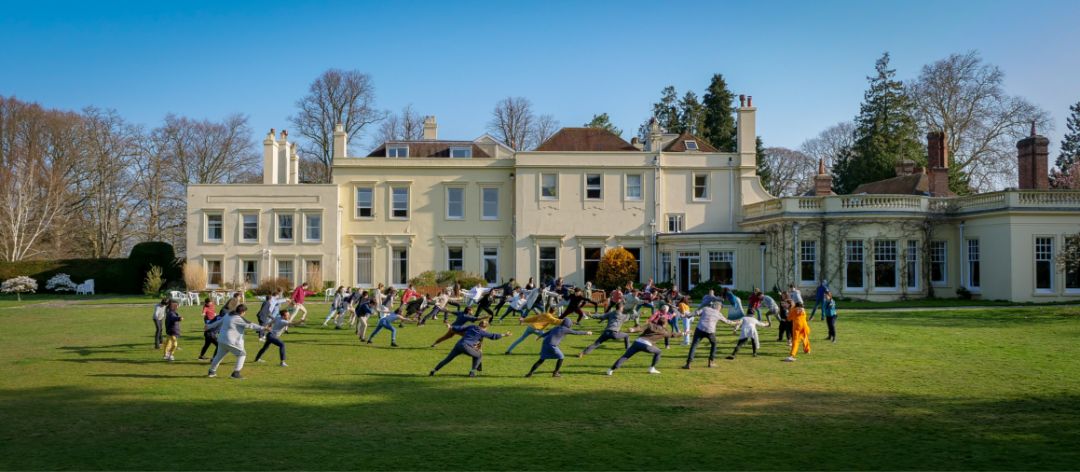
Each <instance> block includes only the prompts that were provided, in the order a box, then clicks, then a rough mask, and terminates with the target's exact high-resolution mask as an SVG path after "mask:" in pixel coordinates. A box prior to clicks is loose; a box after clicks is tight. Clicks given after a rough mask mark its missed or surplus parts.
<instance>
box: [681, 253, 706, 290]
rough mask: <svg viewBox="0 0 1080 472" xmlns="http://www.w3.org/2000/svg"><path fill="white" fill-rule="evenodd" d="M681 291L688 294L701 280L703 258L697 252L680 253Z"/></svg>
mask: <svg viewBox="0 0 1080 472" xmlns="http://www.w3.org/2000/svg"><path fill="white" fill-rule="evenodd" d="M678 263H679V290H680V291H682V292H684V293H686V292H689V291H690V290H693V289H694V286H695V285H697V283H698V281H699V280H701V276H700V275H699V274H700V267H701V256H700V255H699V254H698V253H696V252H680V253H679V262H678Z"/></svg>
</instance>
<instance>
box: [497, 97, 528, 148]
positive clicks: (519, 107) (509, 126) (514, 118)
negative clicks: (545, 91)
mask: <svg viewBox="0 0 1080 472" xmlns="http://www.w3.org/2000/svg"><path fill="white" fill-rule="evenodd" d="M488 130H490V131H491V132H492V134H493V135H494V136H495V137H496V138H498V139H499V140H501V141H502V142H504V143H506V145H507V146H510V147H511V148H513V149H514V150H515V151H522V150H525V149H529V148H530V147H532V144H533V140H535V139H536V115H534V114H533V111H532V102H530V101H529V99H527V98H525V97H506V98H504V99H502V100H499V103H496V104H495V109H494V110H492V112H491V121H490V122H489V123H488Z"/></svg>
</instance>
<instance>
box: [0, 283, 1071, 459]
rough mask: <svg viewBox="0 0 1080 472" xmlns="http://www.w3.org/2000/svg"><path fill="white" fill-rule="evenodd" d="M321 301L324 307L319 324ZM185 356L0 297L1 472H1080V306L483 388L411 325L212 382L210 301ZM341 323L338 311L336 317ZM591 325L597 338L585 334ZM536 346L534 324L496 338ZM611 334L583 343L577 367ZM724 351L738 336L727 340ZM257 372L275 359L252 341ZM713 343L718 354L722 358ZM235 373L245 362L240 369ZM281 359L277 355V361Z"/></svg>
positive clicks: (509, 373) (937, 319) (80, 313)
mask: <svg viewBox="0 0 1080 472" xmlns="http://www.w3.org/2000/svg"><path fill="white" fill-rule="evenodd" d="M323 306H324V305H313V307H316V308H318V309H317V310H316V309H313V310H312V312H313V313H312V316H313V317H314V318H317V319H319V320H321V314H322V313H318V312H322V310H323ZM183 312H184V314H185V316H188V319H187V320H186V321H185V322H184V331H185V336H184V338H183V340H182V341H181V350H180V351H179V352H178V358H179V359H180V360H178V361H177V362H176V363H172V364H168V363H165V362H163V361H162V360H161V356H160V354H159V353H158V352H156V351H153V350H152V349H151V335H152V333H153V331H152V328H153V327H152V322H151V321H150V313H151V309H150V307H149V305H146V306H138V307H135V306H125V305H86V304H71V305H68V306H64V305H63V304H59V303H44V304H37V305H32V304H25V303H24V304H15V303H11V304H5V305H2V306H0V395H2V398H0V469H5V470H9V469H285V468H290V469H426V470H444V469H469V470H492V469H527V470H541V469H591V470H598V469H607V470H610V469H621V470H624V469H653V470H676V469H680V470H702V469H784V470H791V469H1076V468H1077V467H1078V465H1080V358H1078V356H1077V353H1078V351H1077V347H1076V340H1077V338H1078V337H1080V309H1078V308H1074V307H1039V308H1022V309H1006V308H986V309H985V310H964V311H952V312H949V311H922V312H911V313H904V312H894V311H889V312H878V313H870V312H853V313H851V314H850V315H845V314H843V312H842V315H841V316H842V318H841V320H840V323H839V329H840V342H839V343H838V344H830V343H825V342H822V341H821V339H822V338H824V336H825V329H824V325H823V324H822V323H820V322H813V324H812V329H813V330H814V332H813V334H812V339H813V341H814V351H813V353H812V354H810V355H800V357H799V361H798V362H796V363H794V364H788V363H783V362H780V359H781V358H782V357H783V356H784V355H786V354H784V353H782V352H783V351H784V350H785V349H784V347H783V346H782V345H781V344H779V343H776V342H775V333H776V331H775V329H773V328H768V329H765V330H764V333H763V335H764V336H763V337H764V338H765V339H767V341H766V342H765V343H764V345H763V352H762V355H761V356H760V357H758V358H751V357H750V356H749V355H747V356H740V358H739V360H737V361H734V362H730V361H724V360H721V361H720V366H719V367H718V368H716V369H706V368H704V367H705V364H704V359H702V360H700V361H699V362H698V363H697V365H696V367H697V368H695V369H694V370H691V371H683V370H681V369H678V368H677V366H678V365H680V364H681V363H682V362H683V359H684V356H685V354H686V349H685V348H684V347H681V346H673V347H672V348H671V349H670V350H668V351H665V353H664V354H665V355H664V359H663V360H662V361H661V365H660V370H661V371H662V372H663V373H662V374H661V375H648V374H646V373H645V369H646V367H647V365H648V363H647V359H646V357H645V356H644V355H639V356H637V357H635V358H634V359H631V360H630V362H628V363H627V365H626V366H625V367H624V368H623V369H622V370H620V371H619V372H617V373H616V374H615V376H614V377H606V376H604V375H602V374H603V371H604V370H605V369H606V368H607V367H608V366H609V365H610V364H611V363H612V362H613V361H614V360H615V359H616V358H617V357H618V356H619V354H620V353H621V348H617V347H616V346H615V345H614V344H609V345H605V346H604V347H601V348H600V349H598V350H597V351H596V352H594V353H593V354H592V355H591V356H589V357H586V358H585V359H584V360H579V359H577V358H576V357H571V358H568V359H567V361H566V366H565V367H564V376H563V377H562V378H560V379H553V378H551V377H550V376H548V375H546V372H549V371H550V368H551V366H550V365H548V366H546V367H545V368H544V373H543V374H542V375H539V376H538V377H534V378H532V379H524V378H521V376H522V375H523V374H524V373H525V372H526V370H527V369H528V367H529V365H531V363H532V362H533V361H534V360H535V355H536V352H537V351H538V348H539V346H538V343H536V342H532V341H530V342H527V343H526V344H524V345H523V346H522V348H521V349H520V350H519V354H517V355H513V356H505V355H502V354H501V351H502V350H503V349H505V347H506V346H507V345H508V343H509V340H501V341H495V342H486V343H485V349H486V350H487V352H488V353H489V355H488V356H487V357H486V358H485V359H486V360H485V372H484V374H483V375H482V376H481V377H480V378H476V379H468V378H465V377H464V374H465V373H466V372H467V370H468V367H467V362H466V361H467V359H466V358H460V359H459V360H457V361H455V363H453V364H451V365H449V366H448V367H447V368H446V369H444V371H443V372H442V373H441V374H440V375H439V376H438V377H435V378H429V377H427V376H426V374H427V371H428V370H429V369H430V368H431V367H432V366H433V365H434V364H435V363H436V362H438V361H439V360H440V359H441V358H442V357H443V356H444V355H445V354H446V352H447V351H448V350H449V349H450V344H449V343H444V344H443V345H441V346H440V347H439V348H436V349H429V348H428V347H427V345H428V344H430V343H431V341H432V340H433V339H434V338H435V337H437V336H438V335H439V334H441V332H442V331H443V329H442V328H441V327H437V326H429V327H424V328H416V327H409V326H406V328H405V329H403V330H400V332H399V336H398V342H399V344H401V345H402V347H400V348H397V349H392V348H390V347H389V346H388V344H389V337H388V336H385V335H384V334H380V337H381V339H378V338H377V339H376V343H377V344H376V345H375V346H360V345H358V344H357V342H356V340H355V339H354V338H353V337H352V336H351V335H350V334H349V333H348V332H346V331H335V330H332V329H325V328H319V327H305V328H297V329H294V330H293V332H292V333H290V334H288V335H287V336H286V338H285V340H286V342H287V343H288V349H289V364H290V367H288V368H280V367H277V365H276V362H268V363H264V364H249V365H248V367H247V368H245V369H244V374H245V376H246V377H247V379H246V380H244V381H234V380H231V379H229V378H227V374H228V373H229V372H230V371H231V365H232V363H231V362H228V361H227V363H226V364H223V367H222V369H221V373H223V374H224V375H223V376H222V377H219V378H216V379H208V378H206V377H205V374H206V365H205V364H204V363H203V362H199V361H196V360H195V357H197V355H198V352H197V349H198V347H199V346H200V345H201V341H202V340H201V336H200V335H199V333H198V332H197V329H198V325H199V323H200V322H199V321H197V320H196V309H195V308H193V307H184V308H183ZM323 313H325V312H323ZM586 327H589V328H592V327H594V324H593V323H589V324H587V325H586ZM497 328H499V329H501V330H505V329H510V330H512V331H514V332H515V333H520V332H521V329H520V327H518V326H516V324H507V325H506V326H499V327H497ZM592 340H593V337H583V336H571V337H568V338H567V341H566V342H565V343H564V351H566V352H567V353H568V354H571V353H572V354H576V353H577V352H578V351H579V350H580V349H581V348H582V347H584V346H585V345H586V344H588V343H589V342H591V341H592ZM721 341H722V347H721V350H720V352H721V353H722V355H726V354H727V353H728V352H729V351H730V349H731V346H732V344H733V342H734V337H733V336H732V335H731V334H730V332H729V331H725V332H724V334H723V336H722V337H721ZM248 342H249V344H248V351H249V354H250V357H249V360H250V359H252V358H253V357H254V353H255V351H256V350H257V349H258V347H259V346H258V345H257V344H256V339H255V336H254V335H249V337H248ZM706 352H707V351H706ZM228 359H229V360H231V358H228ZM270 360H272V361H273V360H276V357H275V356H271V357H270Z"/></svg>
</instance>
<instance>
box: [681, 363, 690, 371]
mask: <svg viewBox="0 0 1080 472" xmlns="http://www.w3.org/2000/svg"><path fill="white" fill-rule="evenodd" d="M682 368H683V369H686V370H690V364H685V365H683V366H682Z"/></svg>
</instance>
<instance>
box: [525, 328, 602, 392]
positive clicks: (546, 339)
mask: <svg viewBox="0 0 1080 472" xmlns="http://www.w3.org/2000/svg"><path fill="white" fill-rule="evenodd" d="M573 326H574V321H573V320H571V319H570V318H564V319H563V320H562V324H560V325H559V326H556V327H554V328H551V329H549V330H548V332H546V333H544V335H543V336H542V337H541V339H542V342H543V344H541V345H540V359H539V360H537V361H536V363H535V364H533V366H532V368H531V369H529V373H528V374H525V377H532V374H533V372H536V369H538V368H539V367H540V364H543V363H544V361H546V360H548V359H555V371H554V372H552V374H551V376H552V377H562V373H561V372H560V370H561V369H562V363H563V358H564V357H566V356H564V355H563V352H562V350H561V349H559V344H560V343H562V340H563V338H565V337H566V335H568V334H574V335H578V336H581V335H585V336H591V335H592V331H578V330H575V329H574V328H573Z"/></svg>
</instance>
